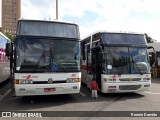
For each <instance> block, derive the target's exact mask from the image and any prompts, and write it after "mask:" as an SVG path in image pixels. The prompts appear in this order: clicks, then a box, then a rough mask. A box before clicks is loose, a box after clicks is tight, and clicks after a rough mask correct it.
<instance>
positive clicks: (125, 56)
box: [81, 32, 151, 93]
mask: <svg viewBox="0 0 160 120" xmlns="http://www.w3.org/2000/svg"><path fill="white" fill-rule="evenodd" d="M81 47H82V82H83V83H85V84H87V87H90V84H91V81H92V79H93V78H94V79H96V80H97V83H98V85H99V88H100V89H101V91H102V93H124V92H138V91H148V90H149V88H150V86H151V72H150V65H149V56H148V53H147V42H146V39H145V36H144V34H139V33H131V32H130V33H126V32H96V33H94V34H91V35H90V36H88V37H86V38H84V39H82V40H81Z"/></svg>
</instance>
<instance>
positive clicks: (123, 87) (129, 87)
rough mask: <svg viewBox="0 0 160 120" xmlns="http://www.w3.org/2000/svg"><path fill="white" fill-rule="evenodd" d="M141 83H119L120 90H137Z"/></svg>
mask: <svg viewBox="0 0 160 120" xmlns="http://www.w3.org/2000/svg"><path fill="white" fill-rule="evenodd" d="M140 87H141V85H120V86H119V89H120V90H138V89H139V88H140Z"/></svg>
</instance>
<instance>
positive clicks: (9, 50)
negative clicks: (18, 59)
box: [5, 43, 11, 57]
mask: <svg viewBox="0 0 160 120" xmlns="http://www.w3.org/2000/svg"><path fill="white" fill-rule="evenodd" d="M5 52H6V56H7V57H9V56H10V55H11V43H6V50H5Z"/></svg>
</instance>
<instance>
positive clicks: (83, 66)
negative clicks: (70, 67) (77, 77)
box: [81, 65, 92, 70]
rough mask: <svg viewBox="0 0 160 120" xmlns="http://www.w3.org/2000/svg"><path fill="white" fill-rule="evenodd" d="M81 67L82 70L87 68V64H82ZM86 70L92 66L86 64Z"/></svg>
mask: <svg viewBox="0 0 160 120" xmlns="http://www.w3.org/2000/svg"><path fill="white" fill-rule="evenodd" d="M81 69H82V70H87V66H86V65H82V66H81ZM88 70H92V66H88Z"/></svg>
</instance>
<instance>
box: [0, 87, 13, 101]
mask: <svg viewBox="0 0 160 120" xmlns="http://www.w3.org/2000/svg"><path fill="white" fill-rule="evenodd" d="M10 92H11V89H9V90H8V91H7V92H6V93H5V94H4V95H2V97H1V98H0V102H1V101H2V100H3V99H4V98H5V97H6V96H7V95H8V94H9V93H10Z"/></svg>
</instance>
